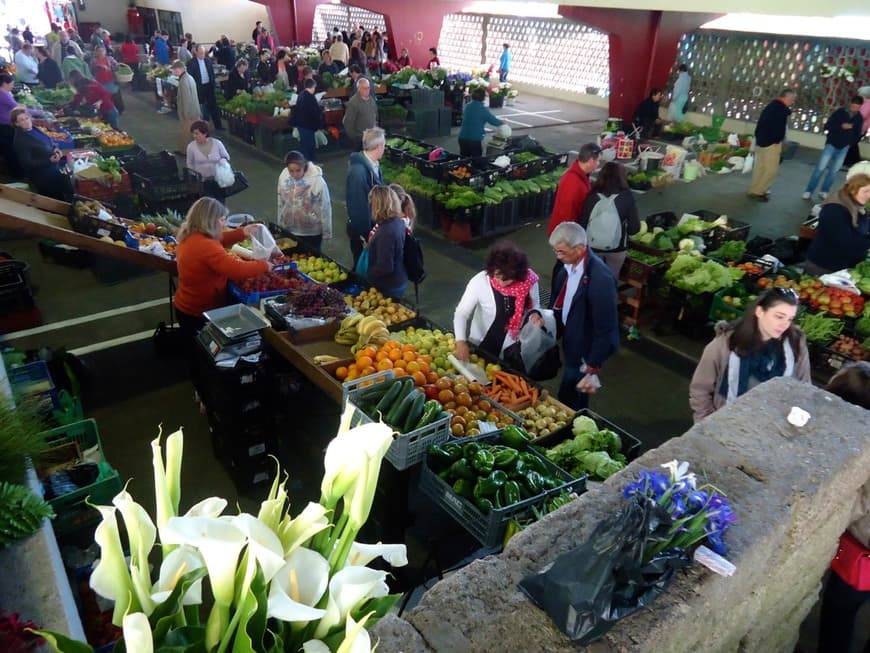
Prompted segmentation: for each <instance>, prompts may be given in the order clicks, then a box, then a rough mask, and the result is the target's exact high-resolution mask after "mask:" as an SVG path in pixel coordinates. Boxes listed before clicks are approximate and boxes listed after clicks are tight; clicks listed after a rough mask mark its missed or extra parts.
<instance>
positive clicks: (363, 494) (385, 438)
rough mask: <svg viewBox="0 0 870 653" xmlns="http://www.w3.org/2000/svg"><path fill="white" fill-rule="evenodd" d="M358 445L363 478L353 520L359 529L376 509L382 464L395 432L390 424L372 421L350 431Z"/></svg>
mask: <svg viewBox="0 0 870 653" xmlns="http://www.w3.org/2000/svg"><path fill="white" fill-rule="evenodd" d="M349 435H352V436H353V439H354V441H355V443H356V445H357V446H356V447H355V449H356V451H355V452H354V455H355V456H356V457H357V465H359V466H360V469H359V476H358V478H357V482H356V483H355V486H354V488H353V489H352V492H353V495H352V497H351V499H350V511H349V517H350V519H349V521H350V524H351V525H352V526H353V527H354V528H356V529H357V530H358V529H360V528H361V527H362V525H363V524H365V522H366V520H367V519H368V518H369V512H371V509H372V501H373V500H374V498H375V490H376V489H377V485H378V476H379V475H380V472H381V462H383V459H384V456H385V455H386V453H387V450H388V449H389V448H390V445H391V444H392V443H393V431H392V429H391V428H390V427H389V426H387V425H386V424H382V423H380V422H372V423H370V424H363V425H362V426H358V427H356V428H355V429H353V430H352V431H350V432H349Z"/></svg>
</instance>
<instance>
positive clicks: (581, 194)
mask: <svg viewBox="0 0 870 653" xmlns="http://www.w3.org/2000/svg"><path fill="white" fill-rule="evenodd" d="M600 160H601V148H600V147H598V146H597V145H596V144H595V143H586V145H584V146H583V147H581V148H580V154H579V155H578V156H577V160H576V161H574V163H573V164H571V167H570V168H568V170H567V171H566V172H565V174H564V175H562V178H561V179H560V180H559V188H557V189H556V200H555V202H554V203H553V213H552V214H550V226H549V227H548V228H547V234H548V235H549V234H551V233H553V229H555V228H556V227H557V226H558V225H560V224H561V223H563V222H578V221H579V220H580V210H581V209H582V208H583V202H585V201H586V196H587V195H588V194H589V190H590V189H591V188H592V182H590V181H589V174H590V173H591V172H592V171H593V170H595V169H596V168H597V167H598V162H599V161H600Z"/></svg>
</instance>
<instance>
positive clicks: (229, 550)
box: [163, 517, 247, 606]
mask: <svg viewBox="0 0 870 653" xmlns="http://www.w3.org/2000/svg"><path fill="white" fill-rule="evenodd" d="M163 530H164V532H165V536H164V543H165V544H187V545H189V546H192V547H194V548H195V549H197V550H198V551H199V553H200V555H202V559H203V560H204V561H205V566H206V567H207V568H208V577H209V582H210V583H211V588H212V592H213V593H214V598H215V602H216V603H218V604H220V605H222V606H228V605H230V603H232V600H233V590H234V583H235V576H236V566H237V565H238V561H239V552H240V551H241V550H242V547H243V546H245V542H246V541H247V538H246V537H245V534H244V533H243V532H242V531H241V530H240V529H239V528H238V526H236V525H235V524H233V523H232V522H230V521H227V520H223V519H214V518H210V517H172V518H171V519H170V520H169V521H168V522H167V523H166V527H165V528H164V529H163Z"/></svg>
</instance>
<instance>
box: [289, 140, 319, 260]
mask: <svg viewBox="0 0 870 653" xmlns="http://www.w3.org/2000/svg"><path fill="white" fill-rule="evenodd" d="M284 164H285V168H284V170H282V171H281V175H280V176H279V177H278V213H277V216H278V224H279V225H280V226H282V227H284V228H285V229H287V230H288V231H289V232H290V233H291V234H293V237H294V238H296V239H297V240H299V241H302V242H304V243H306V244H308V245H309V246H310V247H311V248H313V249H314V250H315V251H316V252H317V253H318V254H319V253H320V247H321V245H322V243H323V239H324V238H326V239H327V240H329V239H331V238H332V204H331V203H330V201H329V188H328V187H327V186H326V180H325V179H324V178H323V171H322V170H321V169H320V168H319V167H318V166H316V165H314V164H313V163H311V161H307V160H306V159H305V156H304V155H303V154H302V153H301V152H297V151H295V150H294V151H292V152H289V153H288V154H287V156H286V157H284Z"/></svg>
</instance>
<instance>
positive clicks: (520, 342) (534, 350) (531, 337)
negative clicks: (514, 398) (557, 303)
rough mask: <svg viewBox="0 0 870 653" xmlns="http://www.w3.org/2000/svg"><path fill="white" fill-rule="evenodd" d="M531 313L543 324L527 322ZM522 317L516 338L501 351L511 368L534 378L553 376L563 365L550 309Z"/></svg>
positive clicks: (543, 379)
mask: <svg viewBox="0 0 870 653" xmlns="http://www.w3.org/2000/svg"><path fill="white" fill-rule="evenodd" d="M532 313H538V314H539V315H541V317H542V318H543V320H544V326H543V327H540V326H537V325H536V324H533V323H531V322H530V321H529V317H530V315H531V314H532ZM524 320H525V321H524V323H523V326H522V328H521V329H520V332H519V334H518V335H517V341H516V342H515V343H513V344H512V345H510V346H509V347H507V348H506V349H505V350H504V353H503V357H504V359H505V361H506V362H507V363H508V364H509V365H510V366H511V367H512V368H513V369H515V370H517V371H520V372H524V373H525V374H526V376H528V377H529V378H531V379H534V380H535V381H546V380H547V379H552V378H553V377H555V376H556V375H557V374H558V373H559V369H560V368H561V367H562V359H561V356H560V355H559V344H558V343H557V342H556V318H555V316H554V315H553V311H550V310H545V309H542V310H535V311H529V312H528V313H527V314H526V316H525V318H524Z"/></svg>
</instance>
